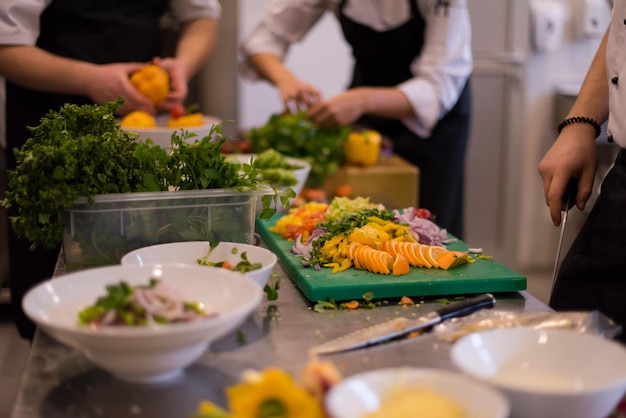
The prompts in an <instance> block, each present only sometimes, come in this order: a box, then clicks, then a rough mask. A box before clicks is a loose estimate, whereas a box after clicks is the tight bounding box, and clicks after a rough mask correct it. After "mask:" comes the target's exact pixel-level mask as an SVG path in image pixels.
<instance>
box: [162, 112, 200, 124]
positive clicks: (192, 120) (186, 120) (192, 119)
mask: <svg viewBox="0 0 626 418" xmlns="http://www.w3.org/2000/svg"><path fill="white" fill-rule="evenodd" d="M202 125H204V117H203V116H202V113H200V112H198V113H192V114H190V115H185V116H181V117H178V118H170V119H169V120H168V121H167V127H168V128H187V127H190V126H202Z"/></svg>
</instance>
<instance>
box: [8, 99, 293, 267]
mask: <svg viewBox="0 0 626 418" xmlns="http://www.w3.org/2000/svg"><path fill="white" fill-rule="evenodd" d="M122 104H123V99H118V100H115V101H111V102H109V103H106V104H104V105H82V106H78V105H74V104H66V105H64V106H63V107H62V108H60V109H59V110H58V111H53V110H51V111H49V112H48V114H47V115H46V116H45V117H43V118H42V119H41V122H40V124H39V125H38V126H35V127H29V130H30V132H31V134H32V137H31V138H29V139H28V140H27V141H26V143H25V144H24V145H23V146H22V147H21V148H20V149H16V150H15V151H14V152H15V156H16V162H17V166H16V169H15V170H11V171H9V173H8V186H9V187H8V191H7V194H6V197H5V199H4V200H2V201H0V204H1V206H2V207H5V208H16V209H17V215H16V216H12V217H11V219H10V221H11V226H12V227H13V229H14V230H15V232H16V234H17V235H18V236H20V237H22V238H26V239H28V240H29V241H30V242H31V247H32V248H35V247H37V246H41V247H43V248H54V247H56V246H57V245H59V244H60V243H61V242H62V240H63V230H64V225H63V222H62V219H61V216H60V215H61V213H62V212H63V210H64V209H67V208H70V207H72V206H74V205H75V204H76V202H77V200H78V199H79V198H86V199H87V203H88V205H92V204H93V203H94V198H95V196H96V195H102V194H110V193H130V192H165V191H178V190H203V189H220V188H230V189H233V190H234V191H237V192H247V191H251V190H258V189H259V188H266V187H271V188H272V189H273V190H274V194H269V195H267V196H263V205H264V210H263V212H262V213H261V214H260V217H261V218H263V219H268V218H269V217H271V216H272V215H273V214H274V213H275V209H273V208H272V205H271V203H272V202H274V207H276V203H277V201H278V200H280V202H281V203H282V205H283V207H287V206H288V204H289V201H290V199H292V198H293V197H295V193H294V192H293V190H292V189H287V190H285V191H284V192H279V191H278V190H277V189H276V188H275V187H273V186H271V185H270V184H268V183H267V182H266V181H265V180H263V179H262V177H261V175H260V173H259V171H258V170H257V169H255V168H254V167H252V166H250V165H243V166H241V165H238V164H232V163H229V162H228V161H227V160H226V156H225V155H224V154H223V153H222V152H221V146H222V144H223V143H224V142H225V138H223V137H222V132H221V124H219V125H215V126H213V128H212V129H211V132H210V133H209V135H207V136H206V137H204V138H200V139H196V140H195V142H193V143H191V141H189V139H190V138H193V137H194V136H195V135H194V134H189V133H187V132H186V131H182V130H181V131H180V132H174V133H173V134H172V148H171V150H169V151H168V150H165V149H164V148H161V147H159V146H157V145H154V143H153V142H152V141H151V140H147V141H146V142H145V143H142V142H138V141H136V138H137V135H136V134H134V133H132V132H129V131H126V130H124V129H122V128H121V127H120V125H119V123H118V121H117V120H116V118H115V112H116V110H117V109H118V108H119V107H120V106H121V105H122ZM139 206H141V208H142V209H138V211H139V215H138V216H137V217H135V218H134V219H131V220H130V221H127V223H128V229H127V230H126V231H125V233H124V236H123V237H118V238H117V240H118V241H121V240H123V241H124V242H125V244H124V245H121V244H122V243H121V242H118V241H116V239H115V237H114V236H115V235H116V234H117V235H119V233H117V232H115V230H114V228H113V230H112V229H111V226H110V225H107V224H103V225H97V224H93V223H90V221H89V220H87V221H85V224H84V225H77V226H76V227H77V233H76V235H75V236H74V237H73V238H74V239H75V240H77V241H78V243H79V245H80V246H81V247H82V248H81V249H82V250H83V251H86V252H87V253H88V255H91V256H92V257H91V258H94V259H95V260H96V261H94V265H98V264H100V265H102V264H110V263H112V262H115V261H116V259H117V261H119V257H120V254H119V253H122V254H123V252H125V251H129V250H131V249H134V248H139V247H140V246H144V245H149V244H153V243H155V242H168V241H182V240H191V239H207V240H214V241H217V240H220V241H226V240H229V238H230V237H232V236H233V233H232V231H231V230H232V229H233V228H237V226H236V223H237V218H233V217H234V216H236V214H234V213H232V212H233V211H232V210H231V209H229V208H228V207H226V206H225V207H217V208H213V211H212V212H211V214H210V217H211V218H210V221H211V222H210V223H211V225H210V226H209V225H207V214H206V213H197V214H195V213H191V212H181V213H175V214H174V215H172V216H167V217H164V216H163V213H162V212H159V211H156V210H155V211H154V213H153V212H150V211H146V210H143V209H144V205H139ZM199 209H202V208H192V209H191V210H192V212H193V211H198V210H199ZM239 228H241V227H240V226H239ZM118 229H119V228H118ZM221 230H224V231H221ZM133 239H134V241H133ZM130 241H132V242H130ZM129 242H130V243H129ZM112 251H117V253H115V254H112Z"/></svg>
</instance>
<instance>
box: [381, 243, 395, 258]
mask: <svg viewBox="0 0 626 418" xmlns="http://www.w3.org/2000/svg"><path fill="white" fill-rule="evenodd" d="M396 243H397V241H395V240H391V239H390V240H388V241H385V245H384V250H385V251H387V252H388V253H389V254H391V256H392V257H396V256H397V255H398V251H397V249H396Z"/></svg>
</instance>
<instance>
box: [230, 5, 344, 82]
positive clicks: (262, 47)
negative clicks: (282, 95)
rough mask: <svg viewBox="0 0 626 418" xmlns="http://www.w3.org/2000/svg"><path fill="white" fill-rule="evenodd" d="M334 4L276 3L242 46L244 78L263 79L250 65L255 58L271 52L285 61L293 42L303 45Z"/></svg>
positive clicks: (241, 64) (270, 7)
mask: <svg viewBox="0 0 626 418" xmlns="http://www.w3.org/2000/svg"><path fill="white" fill-rule="evenodd" d="M331 8H332V3H329V2H328V1H320V0H276V1H272V2H271V3H270V4H269V5H268V7H267V8H266V10H265V12H264V14H263V17H262V19H261V21H260V22H259V24H258V25H257V26H256V27H255V29H254V30H253V31H252V33H251V34H250V35H249V36H248V37H246V38H245V39H244V40H243V42H242V43H241V44H240V46H239V53H240V58H241V61H240V63H239V70H240V72H241V75H242V76H244V77H246V78H248V79H251V80H257V79H259V74H258V73H257V71H256V70H255V69H254V68H253V67H252V66H251V65H250V64H249V63H248V58H249V57H250V56H251V55H254V54H259V53H268V54H272V55H276V56H277V57H278V58H280V59H281V60H282V59H283V58H284V57H285V55H286V54H287V51H288V50H289V46H290V45H291V44H292V43H297V42H300V41H301V40H302V39H303V38H304V36H305V35H306V34H307V33H308V32H309V30H310V29H311V28H312V27H313V26H314V25H315V24H316V23H317V21H318V20H319V19H320V18H321V17H322V16H323V15H324V13H325V12H326V11H327V10H331Z"/></svg>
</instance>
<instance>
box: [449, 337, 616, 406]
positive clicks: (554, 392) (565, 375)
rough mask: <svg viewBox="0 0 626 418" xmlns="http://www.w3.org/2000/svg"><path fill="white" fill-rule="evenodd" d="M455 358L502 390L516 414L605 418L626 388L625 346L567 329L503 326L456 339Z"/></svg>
mask: <svg viewBox="0 0 626 418" xmlns="http://www.w3.org/2000/svg"><path fill="white" fill-rule="evenodd" d="M451 357H452V361H453V362H454V364H456V366H457V367H458V368H459V369H460V370H462V371H463V372H465V373H466V374H468V375H470V376H474V377H476V378H478V379H481V380H482V381H484V382H486V383H489V384H491V385H493V386H494V387H496V388H499V389H501V390H502V391H503V392H504V393H505V394H506V395H507V396H508V398H509V400H510V402H511V408H512V412H513V415H512V416H513V417H514V418H530V417H533V418H537V417H546V418H548V417H567V418H604V417H606V416H607V415H608V414H609V413H610V412H611V411H612V410H613V409H614V408H615V406H616V405H617V404H618V402H619V401H620V399H621V398H622V397H623V396H624V393H625V392H626V348H625V347H623V346H621V345H620V344H618V343H616V342H613V341H611V340H607V339H605V338H603V337H600V336H597V335H592V334H584V333H580V332H576V331H571V330H563V329H534V328H530V327H521V328H504V329H495V330H489V331H481V332H476V333H473V334H470V335H467V336H465V337H463V338H461V339H460V340H458V341H457V342H456V343H455V344H454V346H453V347H452V350H451Z"/></svg>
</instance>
